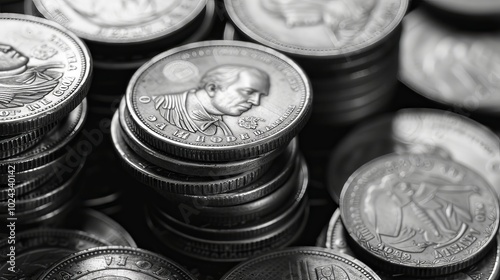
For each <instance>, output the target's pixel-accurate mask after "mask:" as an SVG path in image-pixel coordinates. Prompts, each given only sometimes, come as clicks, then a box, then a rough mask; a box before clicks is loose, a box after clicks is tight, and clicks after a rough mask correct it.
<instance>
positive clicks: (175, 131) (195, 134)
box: [126, 41, 312, 161]
mask: <svg viewBox="0 0 500 280" xmlns="http://www.w3.org/2000/svg"><path fill="white" fill-rule="evenodd" d="M200 81H201V82H200ZM165 89H168V90H165ZM126 100H127V109H128V111H129V113H130V115H131V117H132V120H133V121H132V124H133V125H134V126H135V127H134V129H133V130H134V131H135V132H136V133H137V134H138V135H140V138H141V140H143V141H144V142H146V143H148V144H149V145H151V146H153V147H155V148H157V149H159V150H161V151H164V152H166V153H169V154H172V155H176V156H179V157H182V158H186V159H191V160H196V161H232V160H240V159H244V158H250V157H256V156H259V155H262V154H264V153H267V152H269V151H271V150H274V149H276V148H279V147H283V146H286V145H287V144H288V143H289V141H290V140H291V139H292V138H293V137H294V136H295V135H296V134H297V133H298V132H299V131H300V129H301V128H302V127H303V126H304V124H305V122H306V121H307V119H308V117H309V113H310V104H311V101H312V97H311V92H310V86H309V81H308V79H307V77H306V76H305V74H304V73H303V72H302V70H301V69H300V68H299V67H298V66H297V65H296V64H295V63H294V62H293V61H291V60H290V59H289V58H287V57H285V56H284V55H282V54H280V53H278V52H276V51H273V50H271V49H269V48H266V47H262V46H259V45H256V44H251V43H243V42H236V41H234V42H227V41H208V42H201V43H193V44H189V45H186V46H182V47H178V48H175V49H172V50H169V51H167V52H165V53H162V54H160V55H158V56H157V57H155V58H154V59H152V60H151V61H150V62H148V63H147V64H145V65H144V66H143V67H141V68H140V69H139V70H138V71H137V72H136V73H135V74H134V76H133V77H132V79H131V81H130V83H129V87H128V89H127V93H126Z"/></svg>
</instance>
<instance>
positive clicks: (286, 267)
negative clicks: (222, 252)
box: [221, 247, 380, 280]
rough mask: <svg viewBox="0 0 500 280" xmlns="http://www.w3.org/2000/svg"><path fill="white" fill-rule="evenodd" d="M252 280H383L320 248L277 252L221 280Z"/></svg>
mask: <svg viewBox="0 0 500 280" xmlns="http://www.w3.org/2000/svg"><path fill="white" fill-rule="evenodd" d="M233 279H238V280H250V279H310V280H323V279H350V280H361V279H363V280H380V278H379V277H378V276H377V274H375V272H373V270H371V269H370V268H369V267H367V266H366V265H365V264H363V263H362V262H360V261H359V260H356V259H354V258H353V257H351V256H348V255H343V254H339V253H335V252H333V251H332V250H328V249H323V248H318V247H295V248H289V249H283V250H277V251H273V252H270V253H268V254H264V255H261V256H259V257H256V258H253V259H250V260H248V261H245V262H243V263H241V264H239V265H237V266H236V267H235V268H233V269H231V270H230V271H229V272H228V273H226V275H224V276H223V277H222V278H221V280H233Z"/></svg>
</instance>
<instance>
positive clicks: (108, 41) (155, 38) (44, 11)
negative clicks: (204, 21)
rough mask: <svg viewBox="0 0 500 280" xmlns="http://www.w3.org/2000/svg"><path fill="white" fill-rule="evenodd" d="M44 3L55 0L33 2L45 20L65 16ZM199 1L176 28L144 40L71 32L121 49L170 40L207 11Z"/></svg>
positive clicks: (35, 0) (203, 3) (202, 1)
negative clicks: (126, 46) (50, 9)
mask: <svg viewBox="0 0 500 280" xmlns="http://www.w3.org/2000/svg"><path fill="white" fill-rule="evenodd" d="M43 1H53V0H33V2H34V7H35V9H36V10H37V11H38V12H39V13H40V14H41V15H43V16H44V18H47V19H49V18H50V19H51V20H54V18H55V17H54V16H52V15H51V14H52V13H54V14H56V15H58V14H57V12H59V13H60V14H61V15H64V14H62V12H61V11H58V10H55V11H52V12H49V11H47V9H46V8H45V7H44V3H43ZM197 1H199V3H198V6H197V7H196V8H195V9H194V10H193V11H191V13H190V14H189V15H188V16H187V17H185V18H184V19H183V20H181V21H180V22H178V23H177V24H176V25H175V27H174V28H172V26H168V27H166V28H164V29H163V31H162V32H157V34H154V35H150V36H148V37H146V38H144V37H137V38H133V39H132V38H129V39H127V40H126V41H124V40H120V39H110V38H103V37H99V36H96V35H92V34H87V33H86V32H82V31H81V30H71V31H72V32H73V33H75V34H76V35H77V36H78V37H80V38H82V39H84V40H88V41H89V42H96V43H100V44H116V45H117V47H120V44H131V43H136V44H137V43H147V42H156V41H158V40H161V39H164V38H168V36H171V35H174V34H176V33H178V32H182V30H183V29H184V28H185V27H186V25H189V23H192V21H193V20H195V19H196V18H197V17H198V16H199V15H200V14H201V12H203V10H204V9H205V6H206V4H207V2H208V0H197ZM181 6H182V5H181ZM163 16H165V15H163ZM117 29H120V27H118V28H117Z"/></svg>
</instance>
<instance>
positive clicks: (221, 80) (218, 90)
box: [152, 65, 271, 136]
mask: <svg viewBox="0 0 500 280" xmlns="http://www.w3.org/2000/svg"><path fill="white" fill-rule="evenodd" d="M270 86H271V85H270V78H269V75H268V74H267V73H265V72H264V71H262V70H260V69H258V68H255V67H250V66H243V65H220V66H217V67H214V68H212V69H210V70H208V71H207V72H206V73H205V74H204V75H203V76H202V77H201V79H200V81H199V83H198V86H197V87H196V88H192V89H189V90H186V91H183V92H179V93H173V94H162V95H156V96H153V97H152V99H153V101H154V106H155V109H156V110H157V111H158V112H159V113H160V115H161V116H162V117H163V118H164V119H165V120H166V121H167V122H168V123H170V124H171V125H174V126H176V127H178V128H180V129H183V130H186V131H189V132H200V133H202V134H204V135H224V136H233V132H232V131H231V128H230V127H229V126H228V125H227V124H226V123H225V122H224V120H223V117H224V116H240V115H241V114H243V113H244V112H247V111H249V110H250V109H252V107H253V106H259V105H260V102H261V98H262V97H263V96H266V95H268V94H269V90H270Z"/></svg>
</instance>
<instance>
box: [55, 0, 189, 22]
mask: <svg viewBox="0 0 500 280" xmlns="http://www.w3.org/2000/svg"><path fill="white" fill-rule="evenodd" d="M64 1H65V2H66V3H67V4H68V6H69V7H71V8H72V9H73V10H74V11H75V12H76V13H78V14H79V15H81V16H82V17H84V18H86V19H87V20H89V21H91V22H93V23H95V24H97V25H100V26H110V27H113V26H114V27H126V26H132V25H137V24H141V23H145V22H148V21H151V20H153V19H155V18H157V17H159V16H160V15H162V14H165V13H168V12H169V11H171V10H173V9H174V8H176V7H178V6H179V5H180V4H181V0H132V1H131V0H105V1H102V0H86V1H74V0H64Z"/></svg>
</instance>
